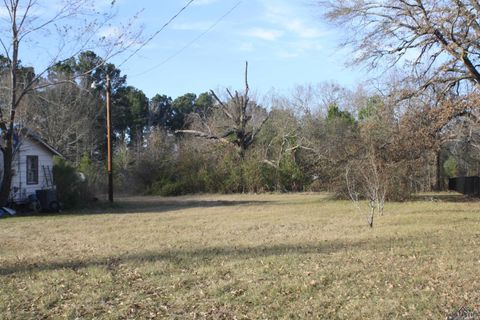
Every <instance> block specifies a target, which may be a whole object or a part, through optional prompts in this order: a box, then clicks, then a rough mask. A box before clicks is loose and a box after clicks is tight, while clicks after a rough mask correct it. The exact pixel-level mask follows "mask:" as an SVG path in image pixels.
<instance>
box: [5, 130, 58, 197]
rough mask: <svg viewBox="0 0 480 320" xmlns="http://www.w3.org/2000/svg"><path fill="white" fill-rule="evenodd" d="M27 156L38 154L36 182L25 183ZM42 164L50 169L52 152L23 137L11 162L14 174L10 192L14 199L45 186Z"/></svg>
mask: <svg viewBox="0 0 480 320" xmlns="http://www.w3.org/2000/svg"><path fill="white" fill-rule="evenodd" d="M27 156H38V184H27ZM2 160H3V159H2ZM42 166H45V167H48V168H49V169H50V170H52V168H53V156H52V153H51V152H50V151H49V150H47V149H46V148H45V147H44V146H42V145H41V144H40V143H38V142H36V141H33V140H30V139H28V138H25V139H23V141H22V143H21V145H20V148H19V150H18V151H17V153H16V154H15V158H14V161H13V163H12V169H13V170H14V175H13V179H12V191H11V192H12V197H13V199H14V200H15V201H21V200H23V199H25V198H27V197H28V196H29V195H30V194H35V191H36V190H40V189H45V188H47V181H46V178H45V175H44V172H43V169H42Z"/></svg>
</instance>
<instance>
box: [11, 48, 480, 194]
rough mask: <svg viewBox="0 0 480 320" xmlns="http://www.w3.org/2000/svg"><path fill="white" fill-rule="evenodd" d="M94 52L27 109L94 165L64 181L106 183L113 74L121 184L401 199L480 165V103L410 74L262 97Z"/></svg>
mask: <svg viewBox="0 0 480 320" xmlns="http://www.w3.org/2000/svg"><path fill="white" fill-rule="evenodd" d="M98 59H100V58H99V57H98V56H97V55H96V54H95V53H94V52H83V53H81V54H80V55H79V56H78V57H75V58H72V59H69V60H67V61H62V62H60V63H58V64H57V65H56V66H55V67H54V68H52V69H51V70H50V72H49V73H48V75H47V76H46V77H45V79H42V81H45V86H44V88H43V89H42V90H37V91H36V92H34V93H32V94H30V95H29V96H28V98H27V99H25V103H24V105H23V106H22V108H20V109H19V111H20V115H19V119H20V121H19V122H20V123H21V125H23V126H26V127H28V128H30V129H32V130H35V131H36V132H37V133H39V134H40V135H41V136H42V137H43V138H44V139H45V140H46V141H47V142H48V143H50V144H51V145H52V146H54V147H55V148H56V149H57V150H59V151H60V152H61V153H62V154H63V155H65V157H66V159H67V160H68V163H69V165H67V164H66V163H62V164H61V167H62V166H63V168H65V167H66V166H67V167H68V166H71V167H72V168H75V169H77V170H79V171H81V172H82V173H83V174H84V175H85V176H86V178H87V182H86V183H88V187H84V188H83V189H82V188H78V187H75V186H73V185H71V186H65V188H63V189H68V190H77V191H76V192H81V190H90V191H94V192H95V193H102V192H104V191H105V155H106V152H105V148H106V147H105V144H106V143H105V142H106V138H105V132H106V128H105V106H104V105H105V103H104V100H105V90H104V86H105V78H106V75H107V74H108V75H109V76H110V78H111V79H112V117H113V133H114V139H115V141H114V145H115V156H114V174H115V186H116V190H117V192H122V193H128V194H158V195H181V194H187V193H197V192H221V193H234V192H272V191H276V192H291V191H329V192H334V193H335V194H337V195H338V196H341V197H361V198H372V197H377V198H378V197H385V199H392V200H403V199H407V198H408V197H409V196H410V195H412V194H413V193H415V192H420V191H429V190H432V189H433V188H437V189H441V188H442V187H443V185H444V181H445V178H446V177H447V176H449V175H450V176H452V175H457V174H459V173H461V174H477V173H478V160H477V157H476V153H475V152H473V151H472V148H475V147H476V141H477V136H474V135H472V134H471V132H466V131H465V130H464V131H461V130H459V128H466V127H467V126H465V123H466V122H468V121H470V122H471V121H472V119H473V118H472V115H474V114H476V112H477V109H476V108H477V107H476V104H475V101H476V98H475V97H472V96H471V95H470V96H461V95H460V94H458V93H452V92H449V93H445V92H443V93H442V95H441V96H440V95H438V94H437V93H435V92H434V90H430V91H425V92H424V93H423V94H422V95H415V94H414V93H415V90H414V89H412V88H411V85H409V84H405V83H401V84H398V83H397V84H395V85H392V84H391V83H390V84H389V85H388V86H385V87H383V88H382V89H378V88H377V90H376V91H374V93H371V92H369V91H368V90H364V89H362V88H361V87H359V89H357V90H356V91H350V90H347V89H345V88H342V87H341V86H338V85H335V84H320V85H317V86H312V85H308V86H299V87H297V88H295V89H294V90H293V91H292V92H291V94H290V95H288V96H287V95H281V94H278V93H275V92H271V93H269V94H268V95H266V96H265V97H262V98H258V97H252V96H251V95H250V92H249V88H248V84H246V87H245V88H244V90H243V91H241V92H236V91H235V92H232V91H231V90H225V92H213V91H212V92H206V93H202V94H200V95H199V96H197V95H195V94H193V93H187V94H185V95H183V96H180V97H177V98H175V99H172V98H171V97H169V96H167V95H162V94H157V95H155V96H154V97H153V98H151V99H149V98H148V97H146V95H145V94H144V93H143V92H142V91H141V90H140V89H137V88H134V87H132V86H129V85H128V84H127V77H126V76H125V75H122V73H121V71H120V70H119V69H118V68H116V67H115V65H113V64H108V63H106V64H104V63H101V61H98ZM98 66H100V67H98ZM28 70H29V72H33V71H32V70H31V69H28ZM71 79H75V80H74V81H72V80H71ZM49 81H51V82H52V83H56V85H54V86H48V83H49ZM407 97H408V98H407ZM465 110H469V111H468V112H465ZM460 111H462V112H460ZM468 128H472V125H471V124H469V125H468ZM63 171H65V170H63ZM63 171H62V172H63ZM66 171H68V170H66ZM57 172H59V171H58V169H57ZM64 180H65V179H64ZM70 180H71V181H75V179H70ZM66 181H69V179H66ZM71 183H80V182H79V181H77V182H71ZM82 183H83V182H82ZM72 199H77V200H78V199H80V196H78V197H76V198H75V197H73V198H72ZM72 201H73V200H72Z"/></svg>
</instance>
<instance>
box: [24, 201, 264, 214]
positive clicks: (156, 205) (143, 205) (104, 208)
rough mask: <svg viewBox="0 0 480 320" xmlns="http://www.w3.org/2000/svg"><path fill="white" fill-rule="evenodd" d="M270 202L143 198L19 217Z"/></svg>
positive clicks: (131, 211)
mask: <svg viewBox="0 0 480 320" xmlns="http://www.w3.org/2000/svg"><path fill="white" fill-rule="evenodd" d="M268 203H271V202H270V201H234V200H186V199H178V200H177V199H164V198H158V199H153V200H152V199H148V200H145V201H142V198H138V199H135V200H118V201H116V202H115V203H113V204H110V203H107V202H98V203H97V204H96V205H94V206H91V207H90V208H83V209H77V210H66V211H62V212H59V213H27V214H19V215H18V216H36V217H45V216H49V217H52V216H79V215H97V214H128V213H145V212H155V213H163V212H171V211H178V210H185V209H193V208H216V207H232V206H240V205H241V206H249V205H261V204H268Z"/></svg>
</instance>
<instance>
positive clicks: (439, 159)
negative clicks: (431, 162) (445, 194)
mask: <svg viewBox="0 0 480 320" xmlns="http://www.w3.org/2000/svg"><path fill="white" fill-rule="evenodd" d="M435 160H436V166H435V167H436V181H435V191H442V190H443V177H442V155H441V151H440V150H438V151H437V153H436V159H435Z"/></svg>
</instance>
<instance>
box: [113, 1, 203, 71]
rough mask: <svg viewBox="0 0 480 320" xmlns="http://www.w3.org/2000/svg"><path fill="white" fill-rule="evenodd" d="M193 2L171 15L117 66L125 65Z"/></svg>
mask: <svg viewBox="0 0 480 320" xmlns="http://www.w3.org/2000/svg"><path fill="white" fill-rule="evenodd" d="M194 1H195V0H189V1H188V2H187V4H186V5H185V6H183V7H182V8H181V9H180V10H179V11H178V12H177V13H176V14H175V15H173V16H172V17H171V18H170V20H168V21H167V22H166V23H165V24H164V25H163V26H162V27H161V28H160V29H158V30H157V31H155V32H154V33H153V34H152V35H151V36H150V37H149V38H148V39H147V41H145V42H143V43H142V44H141V45H140V47H138V48H137V50H135V51H134V52H133V53H132V54H130V55H129V56H128V57H127V58H126V59H125V60H123V61H122V63H120V64H119V65H118V67H121V66H122V65H123V64H125V63H126V62H127V61H128V60H130V59H131V58H132V57H133V56H135V55H136V54H137V53H138V52H139V51H140V50H142V49H143V48H144V47H145V46H146V45H147V44H148V43H150V41H152V40H153V39H154V38H155V37H156V36H157V35H158V34H159V33H160V32H162V31H163V30H164V29H165V28H166V27H167V26H168V25H169V24H170V23H172V22H173V20H175V19H176V18H177V17H178V16H179V15H180V14H182V12H183V11H185V10H186V9H187V8H188V7H189V6H190V5H191V4H192V3H193V2H194Z"/></svg>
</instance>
